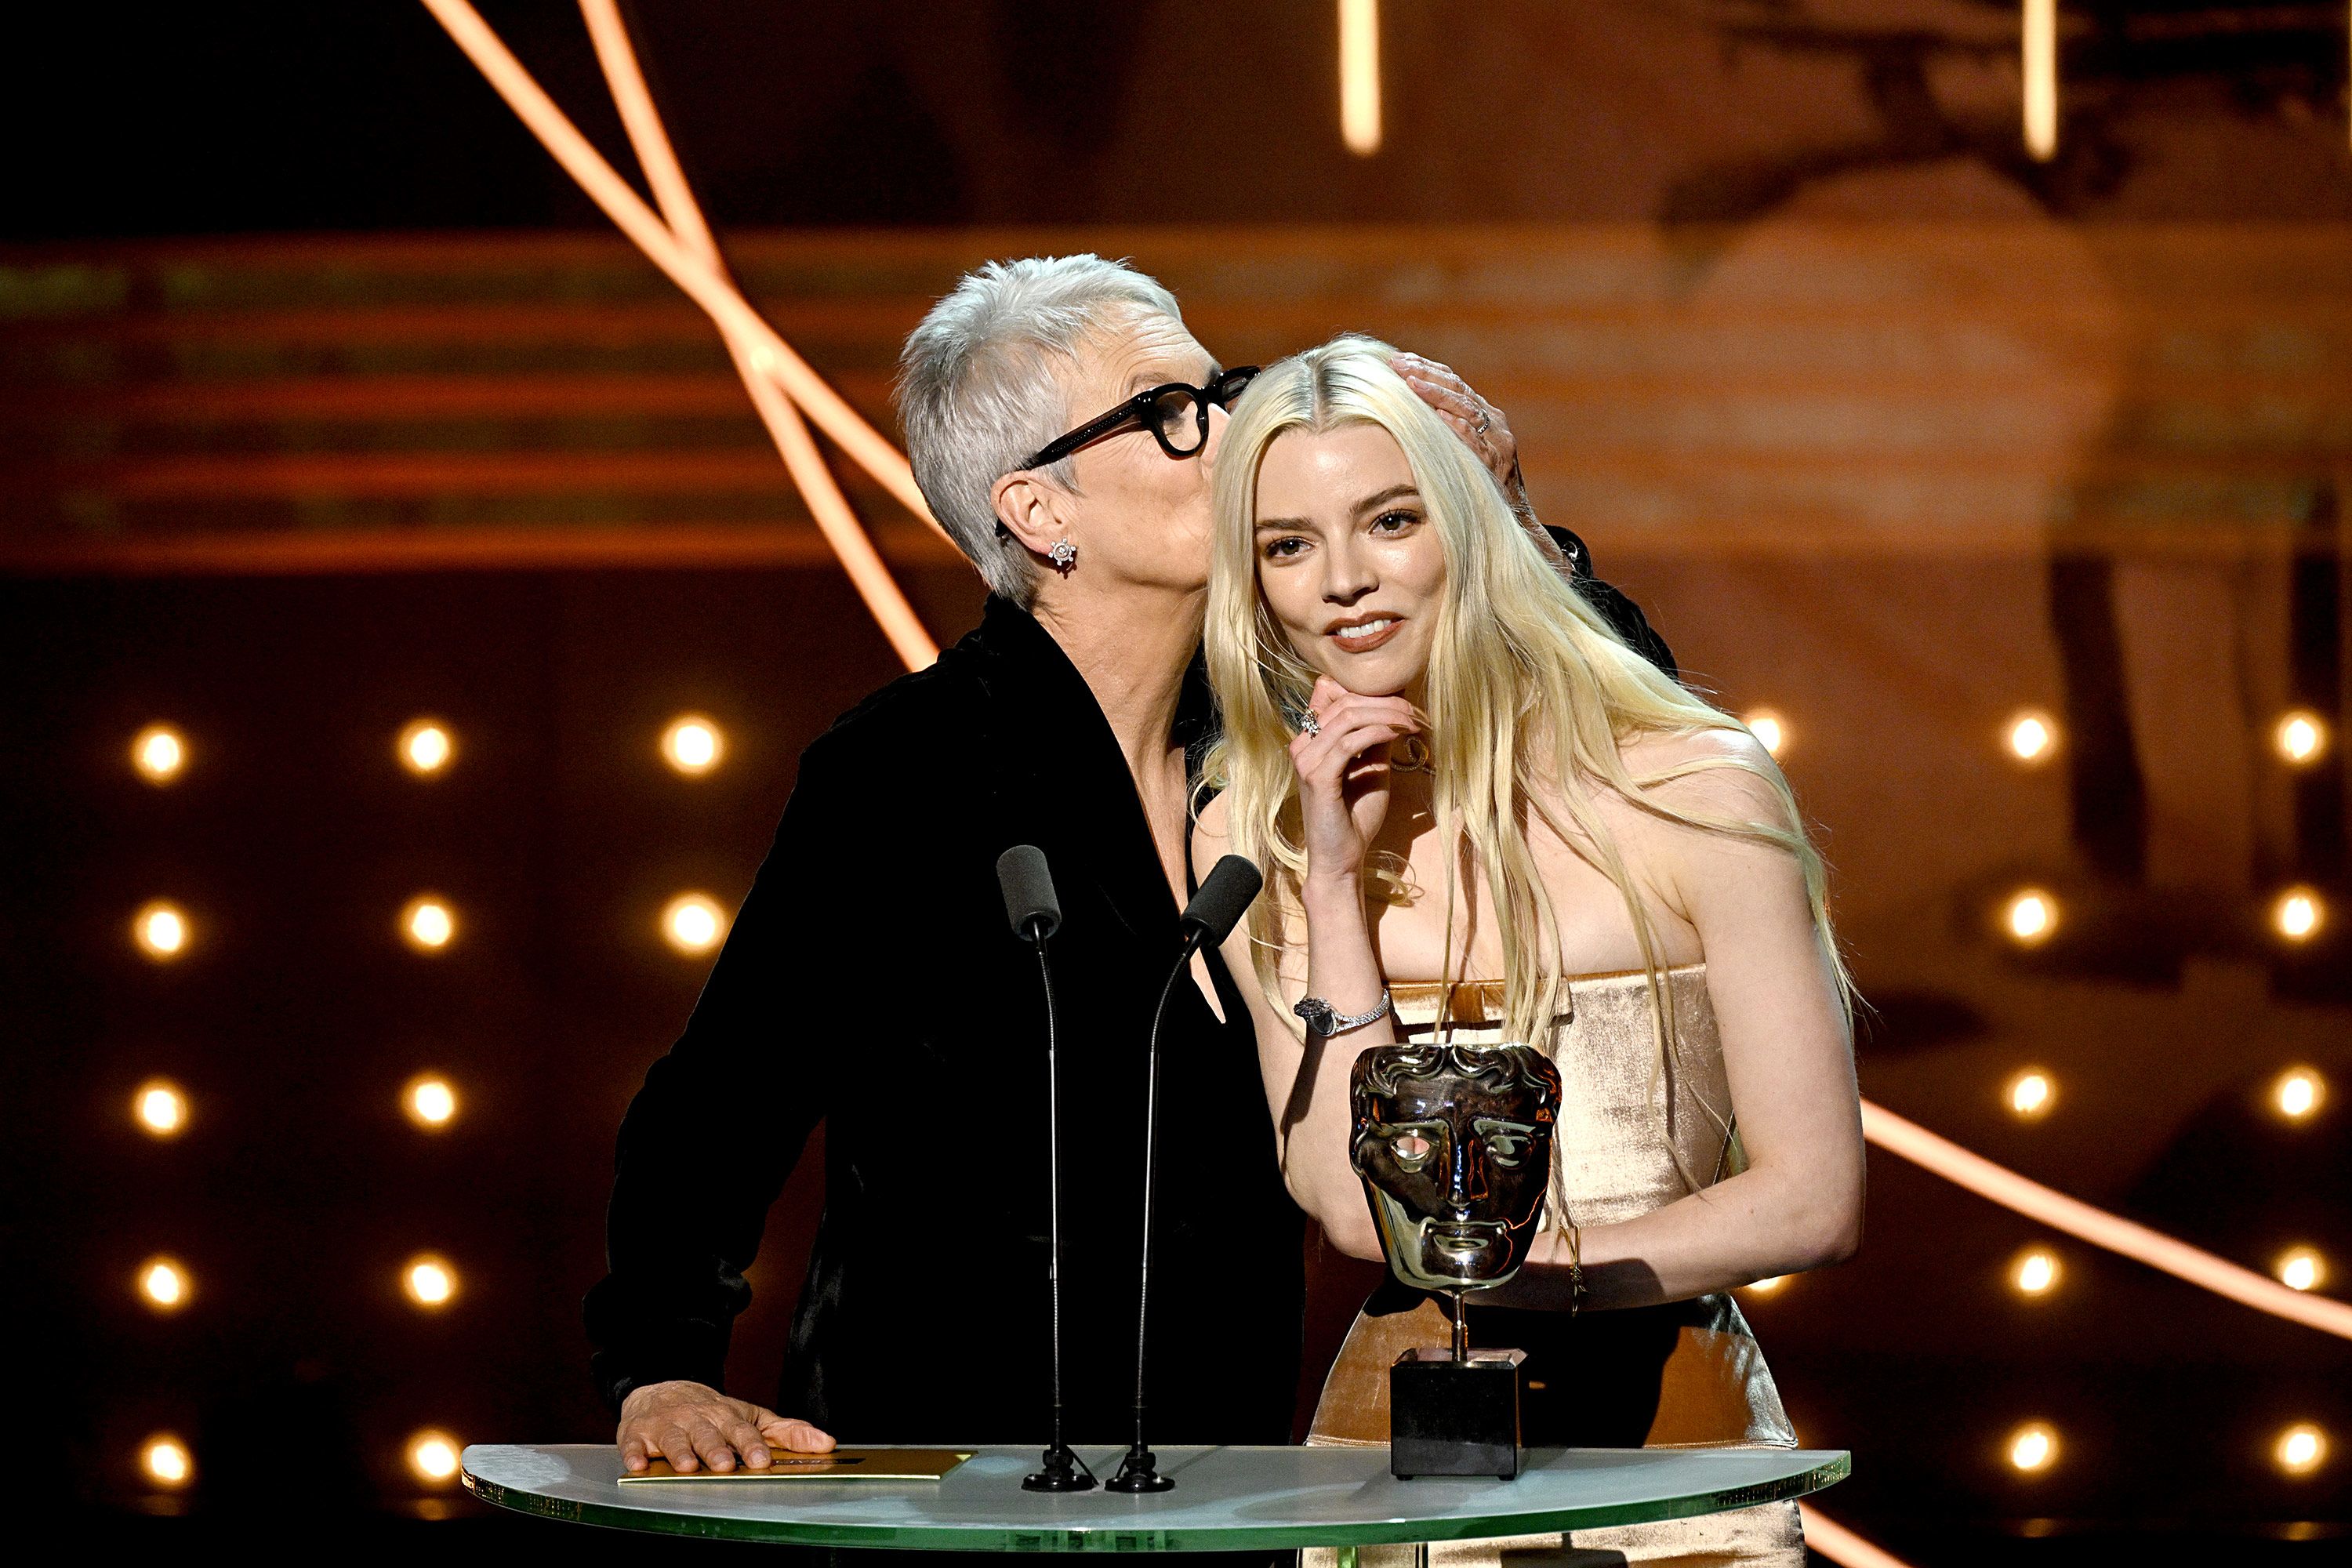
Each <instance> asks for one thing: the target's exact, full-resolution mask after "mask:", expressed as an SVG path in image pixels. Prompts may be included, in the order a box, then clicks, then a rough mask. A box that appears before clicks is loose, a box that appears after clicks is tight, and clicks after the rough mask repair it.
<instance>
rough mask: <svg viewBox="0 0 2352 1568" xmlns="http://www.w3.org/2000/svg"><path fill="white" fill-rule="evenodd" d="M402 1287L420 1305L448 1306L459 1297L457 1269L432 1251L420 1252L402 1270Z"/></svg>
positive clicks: (409, 1297) (410, 1298)
mask: <svg viewBox="0 0 2352 1568" xmlns="http://www.w3.org/2000/svg"><path fill="white" fill-rule="evenodd" d="M400 1282H401V1288H402V1289H404V1290H406V1291H407V1292H408V1299H409V1300H412V1301H414V1302H415V1303H416V1304H417V1305H418V1306H420V1307H446V1306H447V1305H448V1304H449V1303H450V1302H451V1301H453V1300H456V1299H457V1270H456V1269H454V1268H450V1267H449V1265H448V1263H447V1262H446V1260H444V1259H442V1258H436V1257H434V1256H433V1255H432V1254H431V1253H429V1252H427V1253H419V1254H418V1255H417V1256H415V1258H410V1259H409V1260H408V1267H407V1268H404V1269H403V1270H402V1271H401V1276H400Z"/></svg>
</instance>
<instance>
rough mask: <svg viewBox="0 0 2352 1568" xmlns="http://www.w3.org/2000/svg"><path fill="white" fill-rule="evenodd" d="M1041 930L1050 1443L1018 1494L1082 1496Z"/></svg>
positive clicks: (1056, 1080) (1087, 1474) (1088, 1481)
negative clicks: (1069, 1403)
mask: <svg viewBox="0 0 2352 1568" xmlns="http://www.w3.org/2000/svg"><path fill="white" fill-rule="evenodd" d="M1045 931H1046V927H1045V921H1042V920H1032V921H1029V922H1028V926H1027V929H1026V931H1024V935H1026V936H1027V937H1028V938H1029V940H1030V941H1031V942H1034V943H1035V944H1036V948H1037V973H1038V975H1039V977H1040V978H1041V979H1043V980H1044V981H1045V1150H1046V1154H1045V1159H1046V1171H1047V1177H1046V1200H1045V1213H1046V1221H1045V1224H1046V1230H1047V1234H1048V1237H1050V1239H1049V1242H1048V1246H1049V1247H1050V1249H1051V1260H1050V1261H1049V1262H1048V1263H1047V1265H1046V1272H1045V1289H1046V1298H1047V1301H1048V1307H1047V1315H1048V1318H1049V1320H1050V1321H1051V1332H1052V1334H1053V1341H1054V1354H1053V1401H1054V1408H1053V1415H1054V1441H1053V1445H1052V1447H1048V1448H1047V1449H1046V1450H1045V1457H1044V1467H1045V1468H1042V1469H1039V1470H1037V1471H1036V1472H1034V1474H1032V1475H1030V1476H1028V1477H1026V1478H1024V1479H1023V1480H1022V1482H1021V1489H1022V1490H1024V1491H1032V1492H1083V1491H1091V1490H1093V1489H1094V1485H1095V1477H1094V1472H1093V1471H1092V1470H1089V1469H1087V1464H1086V1461H1085V1460H1084V1459H1081V1458H1078V1457H1077V1455H1076V1454H1075V1453H1073V1452H1071V1450H1070V1446H1069V1444H1067V1443H1066V1442H1064V1441H1063V1440H1062V1067H1061V1058H1060V1056H1059V1054H1058V1051H1057V1049H1056V1047H1057V1046H1058V1043H1059V1042H1058V1040H1057V1039H1056V1031H1055V1017H1054V965H1053V963H1052V961H1051V960H1049V959H1048V958H1047V957H1046V956H1045Z"/></svg>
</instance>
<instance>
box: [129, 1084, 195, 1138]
mask: <svg viewBox="0 0 2352 1568" xmlns="http://www.w3.org/2000/svg"><path fill="white" fill-rule="evenodd" d="M131 1117H132V1119H133V1120H134V1121H137V1122H138V1123H139V1125H140V1127H141V1128H142V1130H143V1131H146V1132H147V1133H148V1135H149V1136H151V1137H155V1138H169V1137H171V1136H172V1135H173V1134H174V1133H176V1132H178V1131H180V1130H181V1129H182V1128H184V1127H185V1126H186V1125H187V1124H188V1097H187V1096H186V1095H184V1094H183V1093H181V1092H180V1086H179V1085H178V1084H175V1083H173V1081H172V1080H171V1079H163V1078H157V1079H148V1080H147V1081H146V1082H145V1083H142V1084H141V1085H140V1086H139V1091H138V1092H137V1093H136V1094H133V1095H132V1096H131Z"/></svg>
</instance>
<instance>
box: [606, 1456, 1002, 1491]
mask: <svg viewBox="0 0 2352 1568" xmlns="http://www.w3.org/2000/svg"><path fill="white" fill-rule="evenodd" d="M768 1452H769V1457H770V1459H771V1461H772V1462H771V1463H770V1464H769V1466H768V1468H766V1469H764V1470H755V1469H752V1468H751V1467H750V1466H748V1465H744V1464H740V1463H739V1464H738V1465H737V1466H736V1467H735V1468H733V1469H731V1470H688V1472H687V1473H686V1474H684V1475H680V1474H678V1473H677V1471H676V1470H673V1469H671V1468H669V1461H668V1460H667V1459H656V1460H655V1461H653V1463H651V1464H649V1465H647V1466H646V1468H644V1469H642V1470H639V1471H637V1472H635V1474H631V1473H629V1472H627V1471H624V1472H622V1475H621V1484H622V1485H623V1486H635V1485H637V1484H639V1483H641V1482H645V1481H935V1480H938V1479H940V1477H941V1476H944V1475H946V1474H947V1473H948V1472H949V1471H950V1470H952V1469H954V1468H956V1467H957V1466H958V1465H961V1464H962V1463H963V1462H964V1461H965V1460H966V1459H969V1458H971V1453H970V1451H969V1450H965V1449H958V1448H835V1450H834V1451H833V1452H832V1453H830V1454H791V1453H786V1452H784V1451H783V1450H782V1449H777V1448H771V1449H770V1450H768Z"/></svg>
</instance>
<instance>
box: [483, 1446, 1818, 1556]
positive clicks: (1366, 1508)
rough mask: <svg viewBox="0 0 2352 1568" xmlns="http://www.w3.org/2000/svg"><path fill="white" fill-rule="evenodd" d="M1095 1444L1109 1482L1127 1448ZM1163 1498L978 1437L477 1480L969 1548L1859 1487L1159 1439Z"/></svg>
mask: <svg viewBox="0 0 2352 1568" xmlns="http://www.w3.org/2000/svg"><path fill="white" fill-rule="evenodd" d="M1079 1453H1080V1455H1081V1457H1082V1458H1085V1459H1086V1461H1087V1463H1088V1464H1089V1465H1091V1466H1093V1467H1094V1469H1095V1473H1096V1474H1097V1475H1103V1476H1107V1475H1108V1474H1110V1473H1111V1470H1112V1468H1114V1467H1116V1465H1117V1464H1118V1455H1119V1450H1118V1449H1117V1448H1115V1447H1114V1448H1081V1449H1080V1450H1079ZM1159 1454H1160V1473H1162V1474H1163V1475H1167V1476H1171V1477H1172V1478H1174V1479H1175V1481H1176V1489H1174V1490H1173V1491H1170V1492H1162V1493H1160V1494H1158V1495H1152V1496H1123V1495H1120V1494H1118V1493H1116V1492H1103V1491H1091V1492H1076V1493H1063V1494H1053V1493H1045V1492H1029V1491H1024V1490H1022V1489H1021V1478H1022V1477H1023V1476H1024V1475H1025V1474H1027V1473H1028V1472H1029V1471H1030V1470H1032V1469H1034V1468H1036V1462H1037V1450H1036V1449H1035V1448H1034V1447H1021V1448H1007V1447H978V1448H975V1449H974V1450H973V1457H972V1458H971V1461H970V1462H969V1463H966V1464H964V1465H962V1466H961V1467H959V1468H957V1469H955V1470H953V1471H951V1472H950V1473H949V1474H948V1476H947V1477H946V1478H945V1479H942V1480H938V1481H910V1482H906V1483H903V1484H901V1483H895V1482H881V1481H820V1480H790V1481H773V1482H759V1483H748V1482H742V1481H719V1482H713V1483H705V1484H695V1483H691V1482H677V1483H674V1484H668V1485H663V1486H658V1487H634V1486H633V1487H624V1486H622V1485H621V1484H620V1476H621V1460H620V1456H619V1454H618V1453H617V1452H616V1451H615V1450H614V1447H613V1446H612V1445H611V1444H609V1443H556V1444H540V1445H531V1446H499V1445H478V1446H476V1447H469V1448H467V1450H466V1453H465V1468H464V1475H465V1483H466V1488H467V1490H468V1491H471V1492H472V1493H473V1494H474V1495H475V1496H477V1497H478V1498H480V1499H482V1500H484V1501H485V1502H488V1503H492V1504H495V1505H496V1506H498V1507H500V1508H507V1509H512V1510H516V1511H518V1512H521V1513H530V1514H537V1515H539V1516H541V1517H542V1518H547V1519H559V1520H572V1521H578V1522H580V1523H583V1524H598V1525H604V1526H606V1527H608V1528H617V1529H622V1530H644V1531H656V1532H658V1533H663V1534H671V1535H694V1536H700V1537H704V1538H706V1539H710V1538H717V1539H725V1540H736V1541H776V1542H799V1543H802V1544H805V1545H815V1546H878V1547H913V1548H922V1549H926V1550H929V1551H961V1552H1234V1551H1256V1550H1266V1551H1278V1550H1284V1549H1287V1548H1292V1547H1299V1546H1370V1545H1378V1544H1383V1543H1388V1542H1422V1541H1465V1540H1477V1539H1480V1538H1483V1537H1489V1536H1498V1535H1528V1534H1534V1533H1538V1532H1540V1531H1559V1530H1591V1529H1597V1528H1600V1527H1601V1526H1604V1525H1616V1524H1647V1523H1651V1522H1654V1521H1658V1520H1665V1519H1685V1518H1689V1517H1691V1516H1693V1515H1696V1514H1703V1513H1717V1512H1721V1511H1723V1510H1727V1509H1735V1508H1752V1507H1754V1506H1756V1505H1757V1504H1759V1503H1767V1502H1776V1501H1780V1500H1783V1499H1788V1498H1797V1497H1802V1496H1804V1495H1806V1494H1807V1493H1809V1492H1814V1491H1819V1490H1820V1489H1822V1488H1823V1487H1826V1486H1830V1485H1832V1484H1833V1483H1835V1482H1837V1481H1840V1480H1843V1479H1844V1478H1845V1476H1846V1473H1847V1471H1848V1469H1849V1468H1850V1463H1851V1462H1850V1458H1849V1456H1848V1455H1847V1454H1846V1453H1844V1452H1843V1450H1838V1449H1822V1448H1530V1449H1528V1454H1527V1467H1526V1468H1525V1469H1523V1470H1522V1471H1521V1472H1520V1474H1519V1476H1518V1478H1517V1479H1515V1480H1508V1481H1499V1480H1493V1479H1453V1478H1448V1479H1422V1480H1410V1481H1401V1480H1398V1479H1394V1478H1393V1477H1391V1475H1390V1474H1389V1454H1388V1450H1387V1449H1386V1448H1385V1447H1380V1448H1302V1447H1266V1448H1250V1447H1214V1448H1186V1447H1161V1448H1160V1449H1159Z"/></svg>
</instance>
